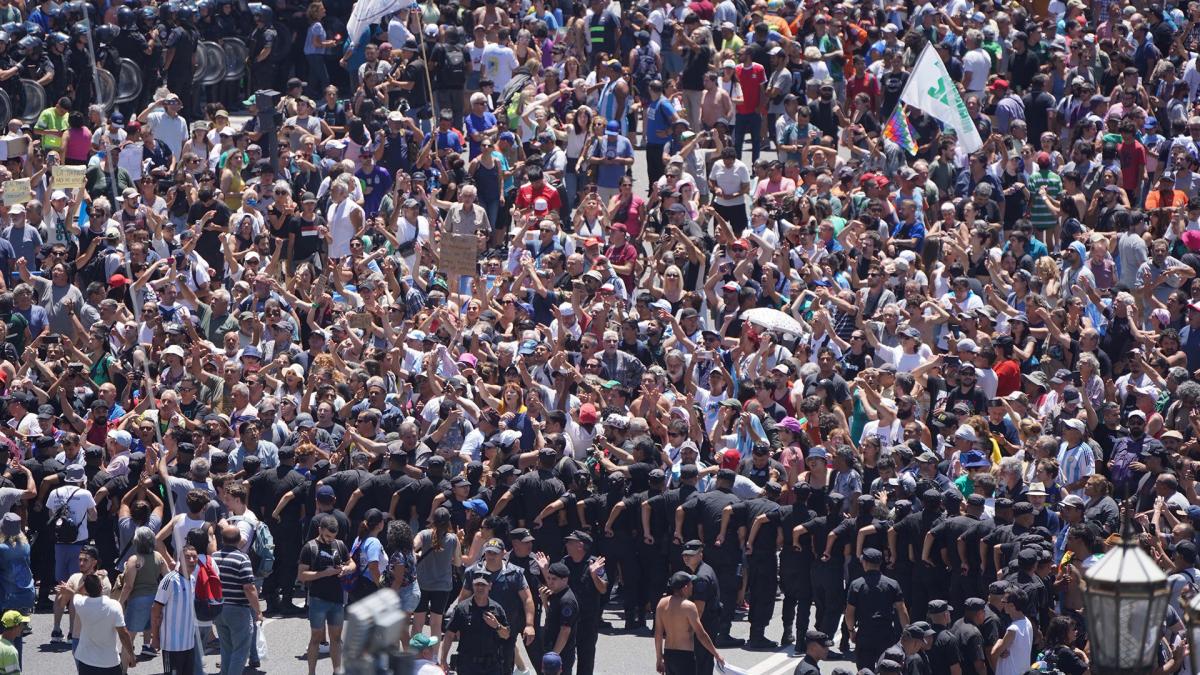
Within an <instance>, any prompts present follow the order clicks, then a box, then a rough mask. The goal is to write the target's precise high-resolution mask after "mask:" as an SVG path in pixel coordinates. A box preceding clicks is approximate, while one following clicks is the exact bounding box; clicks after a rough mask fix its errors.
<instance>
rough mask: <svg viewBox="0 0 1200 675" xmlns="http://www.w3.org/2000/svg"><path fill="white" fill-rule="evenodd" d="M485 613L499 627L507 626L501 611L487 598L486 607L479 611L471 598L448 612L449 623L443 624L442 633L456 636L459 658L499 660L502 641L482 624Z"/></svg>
mask: <svg viewBox="0 0 1200 675" xmlns="http://www.w3.org/2000/svg"><path fill="white" fill-rule="evenodd" d="M488 612H491V613H492V614H495V615H496V620H497V621H499V622H500V625H501V626H507V625H509V623H508V616H507V615H506V614H505V613H504V608H503V607H501V606H500V603H498V602H496V601H495V600H492V599H490V598H489V599H488V603H487V605H484V606H482V607H481V606H479V605H478V604H476V603H475V600H474V598H468V599H466V600H464V601H462V602H460V603H458V604H456V605H455V606H454V610H453V611H452V612H450V621H449V623H447V624H446V630H448V631H453V632H455V633H458V656H459V658H464V657H466V658H479V657H494V658H496V659H497V660H498V659H499V658H500V652H501V651H502V650H503V649H504V647H505V641H504V640H503V639H502V638H501V637H500V633H499V632H498V631H497V630H496V629H495V628H492V627H491V626H489V625H487V622H485V621H484V620H483V617H484V615H485V614H487V613H488Z"/></svg>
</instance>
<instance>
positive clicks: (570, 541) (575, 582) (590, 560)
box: [546, 530, 608, 675]
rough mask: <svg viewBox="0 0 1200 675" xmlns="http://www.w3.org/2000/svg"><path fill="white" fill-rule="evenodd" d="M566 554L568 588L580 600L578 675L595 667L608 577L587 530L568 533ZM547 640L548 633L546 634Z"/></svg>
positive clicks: (590, 674) (592, 670) (584, 673)
mask: <svg viewBox="0 0 1200 675" xmlns="http://www.w3.org/2000/svg"><path fill="white" fill-rule="evenodd" d="M563 541H564V542H565V543H566V548H567V555H566V557H564V558H563V559H562V563H563V564H564V565H566V567H567V570H568V571H569V572H570V580H571V590H572V591H574V592H575V599H576V600H578V601H579V623H578V624H576V630H577V631H578V637H577V639H576V641H575V651H576V654H577V655H578V658H579V669H578V672H579V675H592V673H593V672H594V669H595V667H596V640H597V639H599V637H600V612H601V610H603V609H604V606H603V603H602V602H601V599H602V598H603V597H604V596H605V594H606V593H608V577H607V576H606V574H605V571H604V558H603V557H599V558H597V557H596V556H593V555H590V554H589V553H588V550H589V549H590V548H591V546H592V537H591V535H589V534H588V533H586V532H580V531H578V530H577V531H575V532H572V533H571V534H569V535H567V536H566V537H565V538H564V539H563ZM546 639H547V640H549V639H550V636H549V635H548V634H547V636H546Z"/></svg>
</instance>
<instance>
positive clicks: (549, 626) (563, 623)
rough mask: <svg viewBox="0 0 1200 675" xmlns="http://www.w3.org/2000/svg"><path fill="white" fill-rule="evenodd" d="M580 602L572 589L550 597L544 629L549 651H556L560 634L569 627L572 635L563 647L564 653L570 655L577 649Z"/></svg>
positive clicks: (566, 589)
mask: <svg viewBox="0 0 1200 675" xmlns="http://www.w3.org/2000/svg"><path fill="white" fill-rule="evenodd" d="M579 611H580V608H579V601H578V600H577V599H576V598H575V592H574V591H572V590H571V589H570V588H565V589H563V592H562V593H559V594H557V595H552V596H550V602H549V603H548V604H547V605H546V624H545V627H544V628H543V629H542V640H544V641H545V644H544V647H545V648H546V649H547V650H551V649H554V647H555V646H556V644H557V642H558V632H559V631H560V630H561V629H562V628H563V627H567V628H570V629H571V635H570V637H568V638H567V644H566V645H565V646H564V647H563V652H564V653H570V652H571V651H572V650H573V649H575V634H576V632H577V631H576V630H575V624H577V623H579Z"/></svg>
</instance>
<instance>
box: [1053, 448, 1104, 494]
mask: <svg viewBox="0 0 1200 675" xmlns="http://www.w3.org/2000/svg"><path fill="white" fill-rule="evenodd" d="M1058 466H1059V476H1061V477H1062V482H1063V485H1070V484H1071V483H1077V482H1079V481H1080V480H1082V479H1084V478H1087V477H1088V476H1090V475H1092V474H1094V473H1096V455H1095V454H1094V453H1093V452H1092V446H1090V445H1088V444H1087V443H1080V444H1079V445H1077V446H1075V447H1073V448H1068V447H1067V444H1066V442H1063V444H1062V447H1061V448H1060V449H1059V451H1058ZM1070 493H1071V494H1073V495H1079V496H1081V497H1082V496H1083V488H1079V489H1076V490H1070Z"/></svg>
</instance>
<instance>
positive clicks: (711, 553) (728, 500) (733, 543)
mask: <svg viewBox="0 0 1200 675" xmlns="http://www.w3.org/2000/svg"><path fill="white" fill-rule="evenodd" d="M736 478H737V474H736V473H734V471H733V470H732V469H721V470H720V471H718V472H717V479H716V481H715V483H714V486H713V489H711V490H709V491H708V492H704V493H701V494H699V495H696V497H694V498H693V499H691V500H689V501H688V502H686V503H685V504H683V505H682V506H681V507H680V508H682V509H683V510H684V514H685V516H687V517H690V518H691V519H693V520H694V521H695V522H696V523H697V524H698V525H699V526H700V531H701V533H702V534H703V541H704V545H705V548H706V550H705V561H706V562H707V563H708V564H709V565H711V566H712V568H713V570H714V571H715V572H716V574H717V578H718V579H721V580H722V584H721V622H720V624H719V625H718V626H716V629H717V630H716V631H713V630H712V629H708V628H706V630H708V631H709V635H711V636H712V638H713V644H715V645H716V646H717V647H718V648H720V647H740V646H742V645H743V644H745V642H744V641H743V640H738V639H734V638H732V637H730V636H729V628H730V626H731V625H732V624H733V610H734V609H735V608H736V605H737V591H738V586H739V584H740V575H739V574H738V568H739V567H740V566H741V561H742V551H741V547H740V546H738V541H737V538H736V537H727V538H726V540H724V541H722V542H721V543H720V545H718V544H717V539H718V537H719V536H720V533H721V518H722V514H723V512H724V509H725V507H726V506H732V505H733V504H736V503H737V502H738V501H739V500H738V498H737V496H736V495H734V494H733V492H732V490H733V481H734V480H735V479H736Z"/></svg>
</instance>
